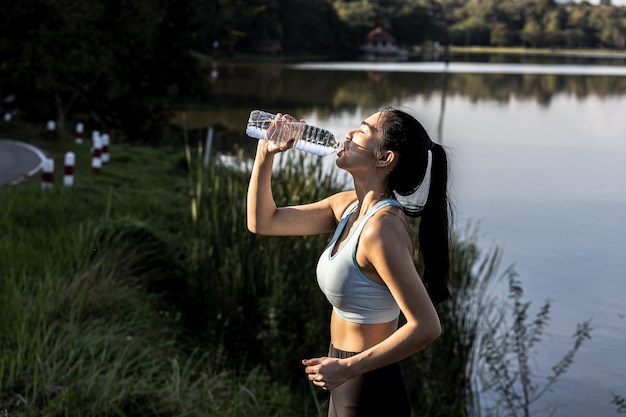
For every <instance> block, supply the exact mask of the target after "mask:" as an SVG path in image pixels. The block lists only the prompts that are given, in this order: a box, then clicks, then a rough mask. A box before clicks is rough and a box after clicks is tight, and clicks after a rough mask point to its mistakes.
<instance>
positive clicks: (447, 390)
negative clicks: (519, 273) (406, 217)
mask: <svg viewBox="0 0 626 417" xmlns="http://www.w3.org/2000/svg"><path fill="white" fill-rule="evenodd" d="M452 259H453V263H452V270H451V279H450V289H451V293H452V299H451V300H450V301H449V302H446V303H444V304H441V305H439V306H438V307H437V309H438V312H439V316H440V320H441V324H442V328H443V333H442V335H441V337H440V338H439V339H438V340H436V341H435V342H434V343H433V344H432V345H431V346H430V347H429V348H427V349H424V350H423V351H420V352H418V353H417V354H415V355H413V356H412V357H410V358H409V359H407V360H406V361H405V369H406V375H407V381H408V384H409V392H411V395H412V396H413V398H412V402H413V403H414V404H416V406H415V411H416V416H424V417H426V416H428V417H437V416H439V417H447V416H452V415H466V413H467V410H470V409H472V408H473V406H474V387H473V385H472V375H473V373H474V372H475V371H476V369H477V367H478V360H479V357H478V352H479V349H480V337H481V335H482V334H485V333H488V332H490V331H492V330H493V328H495V326H496V325H497V323H498V317H499V316H498V313H499V310H498V308H499V304H498V302H497V300H496V298H495V297H494V295H493V288H494V286H495V285H496V284H497V283H498V281H500V280H501V279H502V276H501V275H500V271H499V264H500V259H501V250H500V249H499V248H497V247H496V248H493V249H492V250H490V251H489V252H487V253H483V251H482V250H481V249H480V246H479V242H478V233H477V229H475V230H473V231H472V230H470V229H469V228H468V229H467V230H465V231H464V232H463V234H461V233H460V232H459V233H457V234H456V236H455V238H454V244H453V245H452ZM422 375H431V377H428V378H423V377H421V376H422Z"/></svg>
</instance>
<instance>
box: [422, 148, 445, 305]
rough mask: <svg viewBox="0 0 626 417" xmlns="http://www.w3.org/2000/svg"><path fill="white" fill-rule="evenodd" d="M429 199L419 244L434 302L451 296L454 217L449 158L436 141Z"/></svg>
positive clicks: (424, 213)
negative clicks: (451, 249)
mask: <svg viewBox="0 0 626 417" xmlns="http://www.w3.org/2000/svg"><path fill="white" fill-rule="evenodd" d="M431 152H432V158H433V160H432V168H431V170H432V171H431V178H430V190H429V192H428V199H427V202H426V205H425V206H424V209H423V211H422V214H421V218H420V224H419V246H420V253H421V255H422V258H423V260H424V277H423V279H424V282H425V284H426V288H427V290H428V295H429V296H430V299H431V300H432V302H433V303H434V304H437V303H440V302H442V301H446V300H448V299H449V298H450V291H449V290H448V279H449V275H450V220H451V217H452V213H451V210H450V203H449V200H448V161H447V158H446V152H445V150H444V148H443V147H442V146H441V145H439V144H436V143H434V144H433V147H432V150H431Z"/></svg>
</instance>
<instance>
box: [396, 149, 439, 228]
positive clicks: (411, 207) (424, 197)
mask: <svg viewBox="0 0 626 417" xmlns="http://www.w3.org/2000/svg"><path fill="white" fill-rule="evenodd" d="M433 144H434V142H432V141H431V144H430V145H429V146H430V148H432V145H433ZM430 148H429V149H428V163H427V165H426V172H425V173H424V178H423V179H422V182H421V183H420V185H419V186H418V187H417V188H416V189H415V191H413V192H412V193H411V194H409V195H401V194H398V193H396V192H394V194H395V197H396V200H398V202H399V203H400V204H402V206H403V208H405V209H406V210H408V211H409V212H411V213H413V214H414V215H416V216H417V215H420V214H421V212H422V211H423V210H424V207H425V206H426V203H427V202H428V194H429V191H430V179H431V171H432V169H433V153H432V152H431V149H430Z"/></svg>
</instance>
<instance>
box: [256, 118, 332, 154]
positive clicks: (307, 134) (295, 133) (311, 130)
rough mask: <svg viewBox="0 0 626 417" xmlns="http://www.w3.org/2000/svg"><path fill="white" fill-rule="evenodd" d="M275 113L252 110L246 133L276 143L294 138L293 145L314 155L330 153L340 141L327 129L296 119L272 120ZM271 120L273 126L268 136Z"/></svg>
mask: <svg viewBox="0 0 626 417" xmlns="http://www.w3.org/2000/svg"><path fill="white" fill-rule="evenodd" d="M275 117H276V115H275V114H272V113H268V112H265V111H262V110H253V111H252V112H251V113H250V118H249V119H248V127H247V128H246V134H247V135H248V136H250V137H252V138H256V139H269V140H271V141H273V142H276V143H278V144H283V143H286V142H287V141H288V140H289V139H295V140H296V142H295V143H294V145H293V147H294V148H296V149H300V150H302V151H306V152H310V153H312V154H315V155H320V156H324V155H330V154H332V153H335V152H337V150H338V149H339V145H340V143H339V142H338V141H337V140H336V139H335V136H334V135H333V134H332V133H330V132H329V131H328V130H325V129H321V128H319V127H315V126H311V125H308V124H306V123H302V122H297V121H292V122H290V121H286V120H274V119H275ZM272 122H275V125H274V128H273V129H272V131H271V132H270V134H269V136H268V129H269V128H270V125H271V124H272Z"/></svg>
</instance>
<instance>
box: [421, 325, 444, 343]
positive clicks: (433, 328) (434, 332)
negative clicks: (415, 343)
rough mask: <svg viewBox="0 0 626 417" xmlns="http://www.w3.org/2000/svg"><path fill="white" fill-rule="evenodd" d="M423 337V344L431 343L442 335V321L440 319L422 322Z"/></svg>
mask: <svg viewBox="0 0 626 417" xmlns="http://www.w3.org/2000/svg"><path fill="white" fill-rule="evenodd" d="M420 327H421V331H420V334H421V339H422V343H423V346H426V345H429V344H431V343H432V342H434V341H435V340H437V339H438V338H439V336H441V332H442V330H441V323H440V322H439V319H435V320H430V321H428V322H426V323H422V324H421V326H420Z"/></svg>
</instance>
